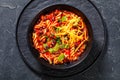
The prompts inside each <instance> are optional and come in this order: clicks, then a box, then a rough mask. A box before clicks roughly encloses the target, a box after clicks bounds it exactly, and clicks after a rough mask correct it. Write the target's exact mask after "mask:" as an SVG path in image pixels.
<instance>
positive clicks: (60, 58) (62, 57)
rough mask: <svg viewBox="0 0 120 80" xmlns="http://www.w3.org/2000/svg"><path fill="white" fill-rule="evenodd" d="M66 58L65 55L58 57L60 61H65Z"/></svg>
mask: <svg viewBox="0 0 120 80" xmlns="http://www.w3.org/2000/svg"><path fill="white" fill-rule="evenodd" d="M64 58H65V55H64V54H63V53H61V54H60V55H59V56H58V61H62V60H64Z"/></svg>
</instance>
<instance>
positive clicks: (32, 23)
mask: <svg viewBox="0 0 120 80" xmlns="http://www.w3.org/2000/svg"><path fill="white" fill-rule="evenodd" d="M63 6H64V7H70V8H68V9H67V8H66V9H67V11H70V12H73V13H75V12H74V11H72V10H70V9H73V10H75V11H77V12H79V15H78V16H80V17H82V19H83V20H84V22H85V24H86V25H87V24H89V27H88V26H86V27H87V30H88V35H89V42H88V44H87V47H86V48H87V50H86V49H85V51H84V52H83V53H82V55H84V57H83V58H82V59H81V60H80V59H78V60H77V61H73V62H71V63H70V64H71V65H69V64H68V65H65V64H60V65H53V64H49V63H48V62H47V61H46V60H44V59H41V58H40V59H38V58H37V60H38V61H39V62H40V64H42V65H43V66H46V67H49V68H52V69H69V68H72V67H75V66H77V65H78V64H80V63H81V62H83V61H84V60H85V59H86V58H87V56H88V54H89V53H90V50H91V48H92V43H93V30H92V26H91V24H90V21H89V20H88V18H87V17H86V16H85V14H84V13H83V12H82V11H80V10H79V9H77V8H76V7H73V6H71V5H68V4H55V5H50V6H47V7H44V8H43V9H41V10H40V11H39V13H38V14H37V15H36V16H35V17H34V18H33V20H32V22H31V23H30V26H29V29H28V33H27V34H28V44H29V48H30V50H31V49H32V50H31V52H32V53H33V55H35V54H36V55H35V57H37V56H38V55H37V53H38V52H36V49H35V48H34V47H33V46H32V44H31V39H30V38H31V36H30V34H31V33H32V32H31V31H33V27H34V25H35V24H36V22H37V21H38V19H39V16H41V15H43V14H44V13H46V12H47V13H48V12H51V11H49V9H51V8H52V9H53V10H55V9H57V8H59V9H62V8H63ZM66 9H65V8H64V9H62V10H66ZM53 10H52V11H53ZM47 13H46V14H47ZM75 14H76V13H75ZM88 45H89V46H88ZM33 51H34V52H33ZM85 53H86V55H85ZM82 55H80V56H79V57H81V56H82Z"/></svg>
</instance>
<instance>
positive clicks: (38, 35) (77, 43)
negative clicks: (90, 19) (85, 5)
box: [32, 9, 89, 64]
mask: <svg viewBox="0 0 120 80" xmlns="http://www.w3.org/2000/svg"><path fill="white" fill-rule="evenodd" d="M32 41H33V46H34V48H35V49H36V50H37V51H38V52H39V58H43V59H45V60H46V61H48V62H49V64H64V63H67V62H73V61H76V60H78V59H79V57H80V56H81V55H82V54H83V53H84V51H85V49H86V46H87V42H88V41H89V36H88V30H87V26H86V24H85V23H84V21H83V19H82V17H81V16H78V15H76V14H75V13H73V12H70V11H67V10H59V9H56V10H53V11H51V12H50V13H47V14H44V15H41V16H39V19H38V21H37V22H36V24H35V25H34V27H33V33H32Z"/></svg>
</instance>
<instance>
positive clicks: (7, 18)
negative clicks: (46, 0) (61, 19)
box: [0, 0, 120, 80]
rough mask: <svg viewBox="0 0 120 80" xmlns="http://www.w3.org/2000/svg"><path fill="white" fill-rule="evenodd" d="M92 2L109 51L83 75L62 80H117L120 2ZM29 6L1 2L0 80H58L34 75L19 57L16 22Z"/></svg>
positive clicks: (22, 1) (6, 0)
mask: <svg viewBox="0 0 120 80" xmlns="http://www.w3.org/2000/svg"><path fill="white" fill-rule="evenodd" d="M41 1H42V0H41ZM91 1H92V2H93V3H94V4H95V5H96V6H97V8H98V9H99V10H100V12H101V14H102V16H103V18H104V20H105V22H106V25H107V29H108V48H107V50H106V53H104V54H103V55H101V56H100V58H99V59H98V60H97V61H96V62H95V63H94V65H92V66H91V67H90V68H89V69H88V70H86V71H85V72H84V73H82V74H78V75H75V76H71V77H69V78H65V79H64V80H120V68H119V66H120V49H119V48H120V15H119V13H120V10H119V9H120V0H91ZM28 2H29V0H0V33H1V34H0V80H56V79H58V80H61V79H59V78H51V77H46V76H42V77H40V76H38V75H36V74H34V73H33V72H32V71H31V70H30V69H29V68H28V67H27V66H26V65H25V63H24V62H23V60H22V58H21V57H20V54H19V51H18V48H17V45H16V41H15V29H16V22H17V19H18V16H19V14H20V12H21V11H22V9H23V7H24V6H25V5H26V4H27V3H28Z"/></svg>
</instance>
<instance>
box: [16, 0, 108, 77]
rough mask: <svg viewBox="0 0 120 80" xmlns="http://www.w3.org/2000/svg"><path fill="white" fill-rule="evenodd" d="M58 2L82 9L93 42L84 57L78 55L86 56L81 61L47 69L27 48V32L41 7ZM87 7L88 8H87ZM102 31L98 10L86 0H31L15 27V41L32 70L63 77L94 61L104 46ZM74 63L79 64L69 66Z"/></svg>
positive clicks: (86, 66)
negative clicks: (91, 30) (91, 31)
mask: <svg viewBox="0 0 120 80" xmlns="http://www.w3.org/2000/svg"><path fill="white" fill-rule="evenodd" d="M74 1H77V0H74ZM58 3H59V4H64V3H65V4H66V5H71V6H73V7H75V8H77V9H79V10H80V11H82V12H83V13H84V15H86V17H87V19H88V20H89V21H90V23H91V26H92V29H93V44H92V48H91V51H90V52H89V54H88V56H87V57H86V55H87V54H85V53H83V54H84V55H82V56H81V57H80V58H85V57H86V59H84V61H83V62H81V60H80V59H79V60H78V61H77V62H74V63H73V64H69V65H61V66H60V65H59V66H58V65H57V66H55V68H58V69H59V68H61V67H62V69H64V70H55V69H49V68H46V67H42V66H41V65H40V63H39V62H38V60H36V59H35V57H34V56H33V55H32V54H35V52H32V51H33V50H32V49H29V44H28V40H29V39H30V38H29V39H28V37H27V36H28V32H30V33H31V31H29V29H30V27H33V26H32V25H31V22H33V18H34V17H35V16H36V14H38V13H39V12H40V11H41V10H42V9H43V8H46V6H52V5H56V4H58ZM83 3H84V4H83ZM79 4H82V5H79ZM34 6H35V7H34ZM54 7H55V6H54ZM62 7H63V8H64V9H68V10H69V9H70V10H71V11H74V9H73V10H72V9H71V8H70V7H69V8H68V6H67V8H66V7H65V5H64V6H63V5H62V6H61V9H62ZM88 7H89V8H90V9H88ZM49 9H50V8H49ZM47 10H48V9H47ZM74 12H75V13H76V14H77V11H74ZM26 14H27V15H26ZM43 14H44V13H43ZM31 15H32V16H31ZM38 17H39V16H38ZM96 19H97V20H96ZM32 24H34V23H32ZM87 26H89V28H90V24H89V25H87ZM104 31H105V30H104V26H103V23H102V19H101V17H100V15H99V14H98V12H97V10H96V9H95V8H94V6H93V5H92V4H91V3H90V2H89V1H87V0H86V1H84V0H81V1H78V2H77V3H73V1H71V0H67V1H63V0H61V1H60V0H59V1H48V2H45V1H44V2H42V3H41V2H39V0H36V1H33V2H32V3H30V4H29V5H28V6H27V7H26V8H25V10H24V11H23V13H22V14H21V16H20V19H19V23H18V27H17V41H18V45H19V49H20V51H21V54H22V56H23V58H24V60H25V62H26V63H27V64H28V65H29V66H30V67H31V68H32V69H33V70H34V71H36V72H38V73H45V74H47V75H52V76H59V77H60V76H62V77H63V76H70V75H73V74H75V73H78V72H82V71H84V70H85V69H86V68H88V67H89V66H90V65H91V64H93V63H94V61H95V60H96V58H97V57H98V55H99V54H100V53H101V51H102V48H104V43H105V35H106V34H104ZM30 33H29V34H30ZM91 35H92V34H91ZM86 50H87V49H86ZM86 53H87V52H86ZM82 60H83V59H82ZM41 62H42V63H44V64H45V62H43V61H41ZM80 62H81V63H80ZM79 63H80V64H79ZM76 64H79V65H77V66H75V67H72V68H70V66H73V65H76ZM47 65H49V64H47ZM49 67H52V68H53V66H51V65H49ZM68 67H69V68H70V70H69V69H67V68H68ZM65 68H66V69H65ZM62 74H64V75H62Z"/></svg>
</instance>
